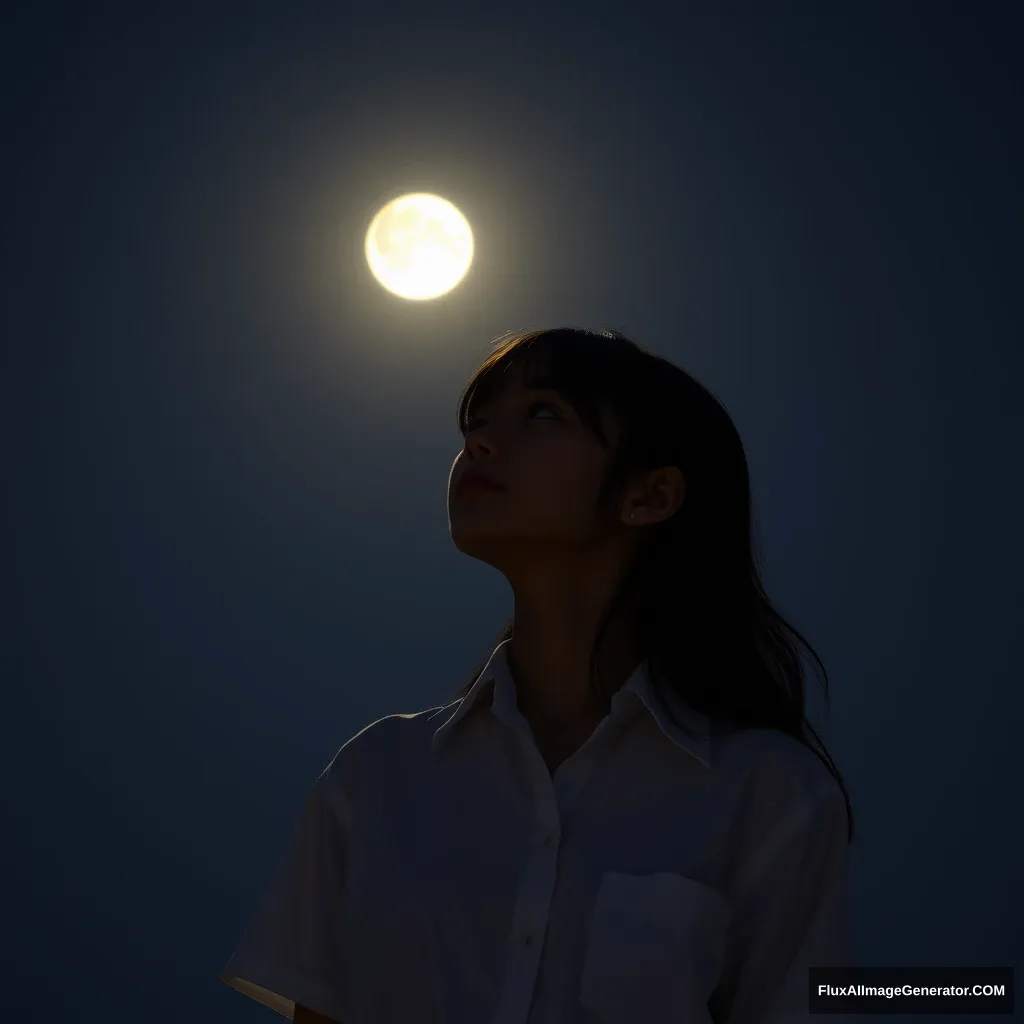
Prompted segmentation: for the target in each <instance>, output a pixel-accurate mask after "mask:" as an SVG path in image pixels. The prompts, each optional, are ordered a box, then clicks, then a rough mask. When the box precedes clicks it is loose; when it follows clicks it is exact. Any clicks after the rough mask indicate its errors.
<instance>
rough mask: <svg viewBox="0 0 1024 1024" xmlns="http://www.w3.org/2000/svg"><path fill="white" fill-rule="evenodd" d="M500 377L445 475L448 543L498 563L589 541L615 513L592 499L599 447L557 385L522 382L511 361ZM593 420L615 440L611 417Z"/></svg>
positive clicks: (601, 457) (601, 466)
mask: <svg viewBox="0 0 1024 1024" xmlns="http://www.w3.org/2000/svg"><path fill="white" fill-rule="evenodd" d="M508 377H509V380H508V384H507V385H505V386H504V389H503V390H499V392H498V393H497V394H495V395H494V396H493V397H492V398H491V399H489V400H487V401H483V402H479V403H477V405H476V407H475V408H474V409H473V412H472V416H471V419H470V421H469V423H468V428H469V429H468V433H467V435H466V443H465V447H464V448H463V450H462V451H461V452H459V454H458V456H457V457H456V459H455V462H454V464H453V466H452V470H451V474H450V476H449V479H448V520H449V525H450V529H451V534H452V540H453V541H454V542H455V546H456V547H457V548H458V549H459V550H460V551H462V552H464V553H465V554H468V555H471V556H472V557H475V558H479V559H481V560H483V561H486V562H489V563H490V564H492V565H495V566H496V567H498V568H499V569H501V568H503V567H504V566H503V564H499V563H504V561H506V560H507V559H508V558H510V557H515V556H518V557H520V558H521V557H523V556H525V555H527V554H528V552H530V551H531V550H544V551H547V552H549V553H550V552H553V551H554V550H557V549H565V548H567V547H570V546H579V545H581V544H586V543H588V542H591V541H594V540H596V539H597V538H598V537H599V536H600V535H601V534H602V532H603V531H606V530H607V529H608V528H609V527H610V526H611V524H612V523H613V522H614V521H615V519H616V518H617V516H616V515H615V514H614V513H605V514H603V515H602V514H599V513H598V511H597V508H596V504H597V498H598V493H599V491H600V487H601V483H602V481H603V479H604V474H605V467H606V464H607V460H608V454H609V452H608V450H607V449H605V448H604V447H603V446H602V445H601V443H600V441H599V440H598V439H597V438H596V437H595V436H594V434H593V433H592V432H591V431H590V430H589V429H588V428H587V427H586V426H585V425H584V424H583V423H582V422H581V421H580V419H579V418H578V416H577V415H576V413H575V412H574V411H573V408H572V406H571V405H569V404H568V403H567V402H565V401H564V400H563V399H561V398H559V396H558V393H557V392H556V391H550V390H543V389H535V388H532V387H529V386H528V385H527V383H526V382H525V381H524V377H523V373H522V371H521V370H519V369H516V368H513V369H511V370H510V371H509V373H508ZM602 427H603V429H604V430H605V434H606V436H608V438H609V440H610V441H611V443H612V445H614V443H615V439H616V435H615V431H614V430H613V429H612V425H611V424H610V423H604V424H602ZM481 476H482V477H483V478H484V479H483V480H474V477H481ZM488 482H489V483H490V484H491V485H492V486H487V483H488Z"/></svg>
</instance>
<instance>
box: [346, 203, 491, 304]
mask: <svg viewBox="0 0 1024 1024" xmlns="http://www.w3.org/2000/svg"><path fill="white" fill-rule="evenodd" d="M366 262H367V263H368V264H369V265H370V270H371V272H372V273H373V276H374V277H375V278H376V279H377V280H378V281H379V282H380V283H381V284H382V285H383V286H384V287H385V288H386V289H387V290H388V291H389V292H391V293H392V294H394V295H398V296H399V297H400V298H403V299H436V298H437V297H438V296H439V295H444V294H445V292H449V291H451V290H452V288H454V287H455V286H456V285H457V284H458V283H459V282H460V281H461V280H462V278H463V277H465V275H466V271H467V270H469V265H470V264H471V263H472V262H473V232H472V231H471V230H470V227H469V223H468V221H467V220H466V218H465V217H463V216H462V214H461V213H460V212H459V210H458V209H457V208H456V207H455V206H453V205H452V204H451V203H450V202H448V200H447V199H442V198H441V197H440V196H435V195H431V194H430V193H429V192H412V193H409V194H408V195H404V196H399V197H398V198H397V199H392V200H391V202H390V203H388V204H387V205H386V206H384V207H382V208H381V209H380V210H378V212H377V214H376V216H375V217H374V218H373V220H372V221H371V222H370V227H369V230H368V231H367V232H366Z"/></svg>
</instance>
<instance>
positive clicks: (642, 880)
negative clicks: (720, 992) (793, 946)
mask: <svg viewBox="0 0 1024 1024" xmlns="http://www.w3.org/2000/svg"><path fill="white" fill-rule="evenodd" d="M728 923H729V906H728V904H727V903H726V901H725V899H724V897H722V896H721V895H720V894H719V893H718V892H716V891H715V890H714V889H712V888H710V887H709V886H706V885H703V884H702V883H700V882H695V881H693V879H690V878H685V877H684V876H683V875H676V874H670V873H668V872H662V873H659V874H653V875H625V874H619V873H617V872H606V873H605V874H604V875H603V876H602V877H601V884H600V886H599V888H598V891H597V897H596V900H595V903H594V913H593V917H592V919H591V925H590V932H589V936H588V942H587V951H586V957H585V960H584V965H583V978H582V983H581V987H580V1002H581V1003H582V1004H583V1006H584V1007H585V1008H586V1009H587V1010H589V1011H590V1012H591V1013H592V1014H594V1015H595V1016H596V1017H597V1018H598V1019H599V1020H601V1021H608V1022H609V1024H637V1022H638V1021H643V1022H644V1024H662V1022H666V1024H667V1022H669V1021H671V1022H672V1024H678V1022H679V1021H693V1022H695V1024H696V1022H701V1021H710V1020H711V1017H710V1015H709V1013H708V1008H707V1002H708V998H709V997H710V995H711V993H712V992H713V991H714V989H715V986H716V985H717V984H718V980H719V977H720V975H721V973H722V965H723V960H724V956H725V939H726V931H727V929H728Z"/></svg>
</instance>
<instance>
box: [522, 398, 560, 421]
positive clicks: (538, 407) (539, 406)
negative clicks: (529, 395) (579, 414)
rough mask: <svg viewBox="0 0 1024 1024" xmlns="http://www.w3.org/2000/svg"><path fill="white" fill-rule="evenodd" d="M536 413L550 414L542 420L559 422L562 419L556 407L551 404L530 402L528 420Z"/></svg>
mask: <svg viewBox="0 0 1024 1024" xmlns="http://www.w3.org/2000/svg"><path fill="white" fill-rule="evenodd" d="M538 412H548V413H550V414H551V415H550V417H543V418H550V419H556V420H560V419H561V418H562V417H561V415H560V414H559V412H558V407H557V406H555V405H552V403H551V402H531V403H530V407H529V409H528V410H527V416H528V417H529V418H530V419H533V418H534V417H535V416H536V414H537V413H538Z"/></svg>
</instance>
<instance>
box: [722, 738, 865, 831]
mask: <svg viewBox="0 0 1024 1024" xmlns="http://www.w3.org/2000/svg"><path fill="white" fill-rule="evenodd" d="M715 769H716V770H718V771H719V772H720V773H721V774H722V775H723V776H724V778H725V780H726V782H727V784H729V785H730V786H731V787H733V788H735V789H736V790H737V791H738V793H741V794H742V797H743V801H744V803H746V804H747V806H748V807H751V808H752V809H756V811H757V812H760V813H759V815H758V816H763V817H764V818H765V819H775V820H778V819H779V818H782V817H789V818H791V817H794V816H795V817H797V818H804V819H806V818H807V817H813V818H818V819H820V818H822V817H826V818H830V819H836V821H838V820H839V819H842V821H843V823H844V825H843V827H844V828H845V821H846V798H845V796H844V794H843V791H842V789H841V788H840V786H839V783H838V781H837V780H836V778H835V776H834V775H833V774H832V773H831V771H829V769H828V767H827V766H826V764H825V762H824V761H823V760H822V758H821V757H819V756H818V754H816V753H815V751H814V750H813V749H811V747H809V746H808V745H807V744H805V743H802V742H801V741H800V740H798V739H796V737H794V736H790V735H789V734H788V733H784V732H781V731H780V730H778V729H762V728H756V729H728V728H723V729H722V730H721V731H720V732H719V735H718V736H717V739H716V743H715Z"/></svg>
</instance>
